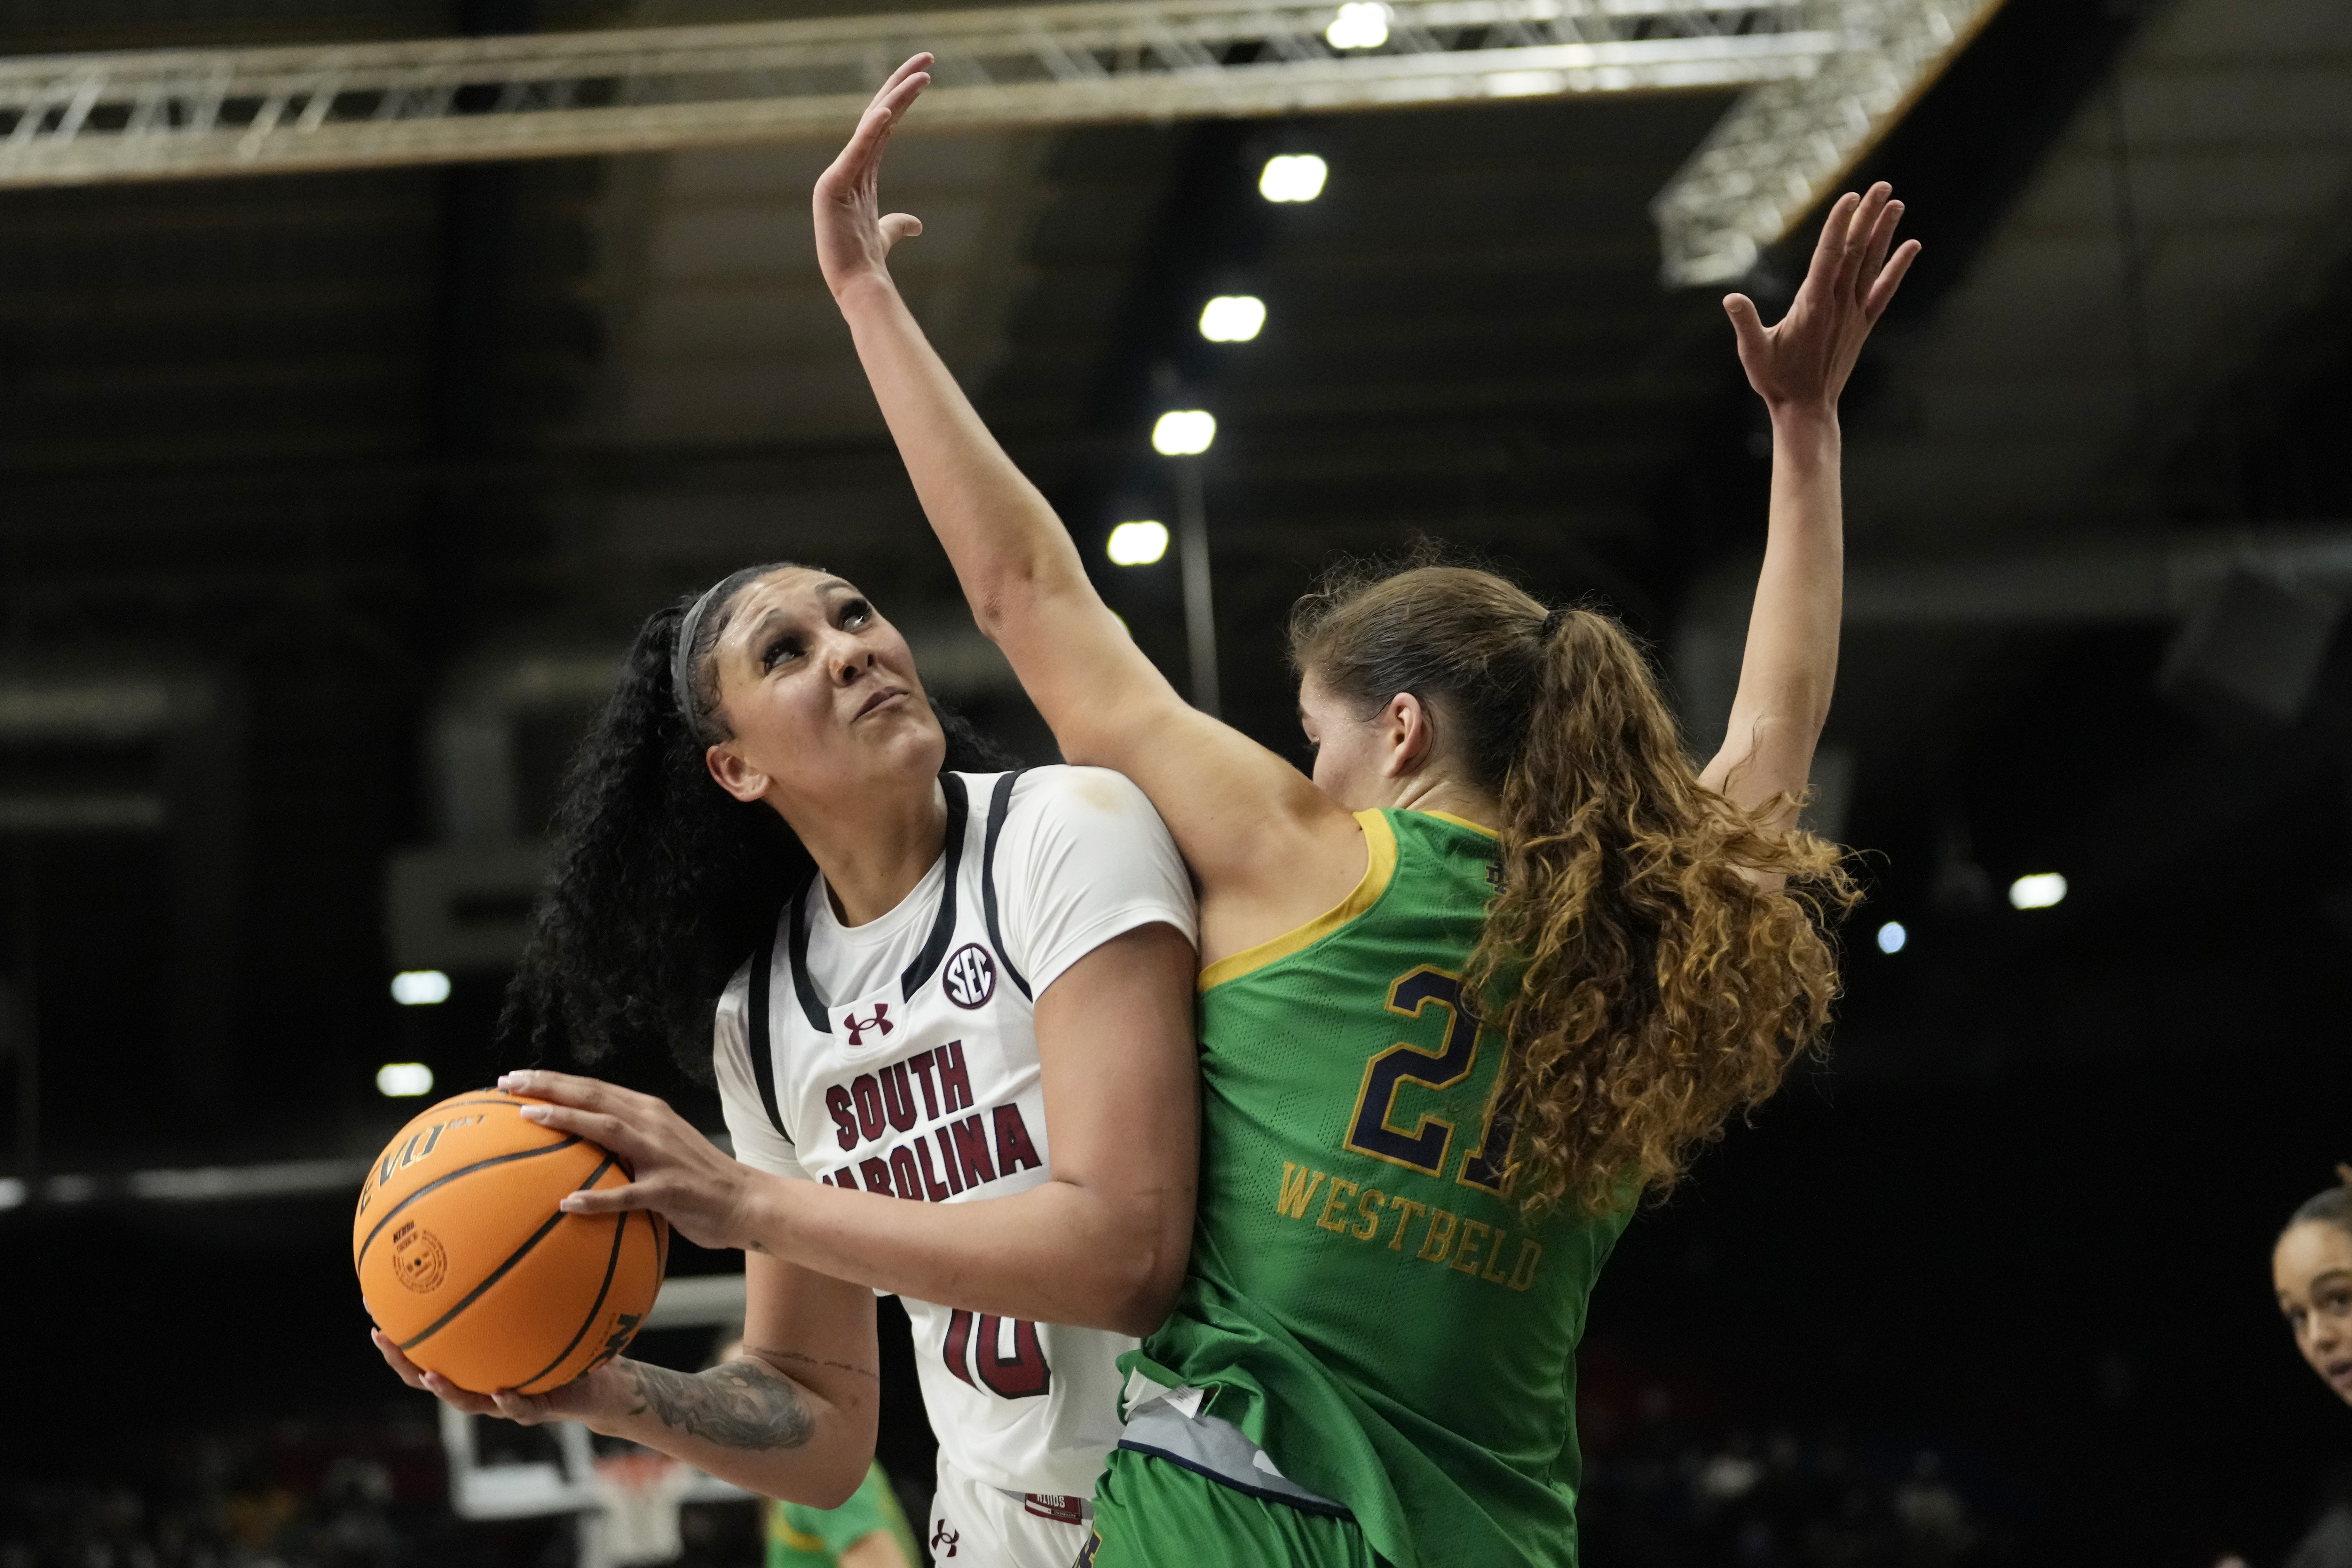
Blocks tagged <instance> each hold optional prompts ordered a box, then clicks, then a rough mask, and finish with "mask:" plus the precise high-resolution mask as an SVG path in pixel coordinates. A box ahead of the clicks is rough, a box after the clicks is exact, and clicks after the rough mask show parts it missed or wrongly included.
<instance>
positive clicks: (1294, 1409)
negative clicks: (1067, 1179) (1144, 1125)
mask: <svg viewBox="0 0 2352 1568" xmlns="http://www.w3.org/2000/svg"><path fill="white" fill-rule="evenodd" d="M1357 820H1358V821H1359V822H1360V823H1362V824H1363V828H1364V837H1365V839H1366V841H1367V843H1368V845H1369V847H1370V865H1369V867H1368V868H1367V869H1366V871H1365V873H1364V879H1363V881H1362V882H1361V883H1360V884H1359V885H1358V887H1357V889H1356V890H1355V891H1354V892H1353V893H1352V894H1350V895H1349V898H1348V900H1346V901H1345V902H1344V903H1342V904H1340V905H1339V907H1338V908H1337V909H1334V910H1330V911H1328V913H1326V914H1324V915H1322V916H1321V917H1319V918H1318V919H1317V920H1315V921H1310V922H1308V923H1307V925H1304V926H1301V927H1300V928H1298V929H1297V931H1291V932H1289V933H1287V934H1286V935H1284V936H1282V937H1278V938H1276V940H1275V941H1273V942H1266V943H1265V944H1263V945H1262V946H1259V947H1256V948H1254V949H1252V950H1250V951H1249V952H1243V953H1238V954H1236V955H1234V957H1232V958H1229V959H1226V960H1224V961H1223V962H1222V963H1216V964H1213V965H1212V966H1210V967H1209V968H1208V969H1207V970H1205V971H1204V972H1203V973H1202V976H1201V987H1202V996H1201V1040H1202V1180H1201V1194H1200V1207H1199V1218H1198V1222H1197V1226H1196V1230H1195V1234H1194V1237H1193V1242H1192V1267H1191V1271H1190V1273H1189V1275H1188V1276H1187V1278H1186V1279H1185V1283H1184V1289H1183V1292H1182V1294H1181V1297H1180V1299H1179V1300H1178V1302H1177V1306H1176V1310H1175V1311H1174V1312H1173V1313H1172V1314H1171V1317H1170V1318H1169V1321H1167V1323H1166V1324H1165V1325H1163V1326H1162V1327H1161V1328H1160V1331H1159V1332H1157V1333H1155V1334H1154V1335H1152V1336H1151V1338H1150V1339H1149V1340H1147V1341H1145V1342H1144V1344H1143V1348H1142V1349H1141V1350H1140V1351H1139V1352H1133V1353H1132V1354H1131V1355H1130V1357H1129V1361H1128V1362H1127V1363H1125V1364H1127V1365H1129V1368H1130V1370H1139V1371H1140V1372H1142V1373H1144V1375H1145V1376H1147V1377H1150V1378H1154V1379H1156V1380H1158V1381H1159V1382H1160V1383H1163V1384H1190V1385H1192V1386H1193V1387H1196V1388H1206V1389H1211V1390H1213V1391H1214V1392H1213V1394H1212V1395H1211V1399H1210V1404H1209V1405H1208V1411H1209V1413H1210V1414H1213V1415H1217V1416H1221V1417H1223V1419H1225V1420H1227V1421H1231V1422H1233V1423H1234V1424H1235V1425H1237V1426H1240V1427H1241V1428H1242V1429H1243V1431H1244V1432H1245V1433H1246V1434H1247V1435H1248V1436H1250V1437H1251V1438H1253V1439H1255V1441H1256V1442H1257V1443H1258V1444H1259V1446H1260V1447H1263V1448H1265V1451H1266V1453H1267V1455H1269V1456H1270V1457H1271V1458H1273V1459H1274V1461H1275V1462H1276V1464H1277V1465H1279V1466H1280V1467H1281V1469H1282V1472H1283V1474H1284V1475H1286V1476H1287V1477H1288V1478H1290V1479H1292V1480H1293V1481H1296V1482H1297V1483H1298V1484H1299V1485H1300V1486H1303V1487H1305V1488H1307V1489H1308V1490H1310V1491H1313V1492H1317V1493H1319V1494H1320V1495H1322V1496H1324V1497H1326V1498H1329V1499H1332V1500H1336V1501H1339V1502H1340V1503H1343V1504H1345V1505H1346V1506H1347V1508H1348V1509H1349V1511H1350V1512H1352V1513H1353V1514H1354V1515H1355V1517H1356V1520H1357V1521H1358V1522H1359V1524H1360V1526H1361V1528H1362V1529H1363V1531H1364V1534H1365V1536H1366V1538H1367V1539H1368V1540H1369V1541H1370V1543H1371V1545H1372V1547H1373V1549H1374V1550H1375V1551H1377V1552H1380V1554H1381V1556H1382V1557H1384V1558H1386V1559H1388V1560H1389V1561H1390V1562H1391V1563H1397V1564H1399V1565H1400V1568H1452V1565H1454V1564H1462V1565H1465V1568H1468V1565H1471V1564H1476V1565H1479V1568H1492V1565H1494V1564H1514V1563H1528V1564H1545V1565H1562V1568H1572V1565H1573V1564H1574V1563H1575V1562H1576V1514H1575V1506H1576V1494H1577V1489H1578V1486H1579V1484H1580V1458H1579V1454H1578V1450H1577V1444H1576V1424H1575V1407H1576V1346H1577V1341H1578V1340H1579V1338H1580V1336H1581V1335H1582V1333H1583V1331H1584V1316H1585V1303H1586V1299H1587V1297H1588V1296H1589V1295H1590V1293H1591V1289H1592V1283H1593V1279H1594V1277H1595V1276H1596V1275H1598V1274H1599V1272H1600V1270H1601V1264H1602V1262H1603V1261H1604V1260H1606V1258H1608V1256H1609V1251H1610V1248H1611V1247H1612V1246H1613V1245H1615V1242H1616V1239H1617V1236H1618V1233H1619V1232H1620V1231H1622V1229H1623V1228H1624V1223H1625V1215H1624V1214H1623V1213H1622V1212H1620V1213H1617V1214H1613V1215H1608V1216H1605V1217H1602V1218H1599V1219H1584V1218H1580V1217H1579V1216H1577V1215H1572V1214H1570V1215H1554V1216H1552V1217H1550V1218H1549V1219H1547V1220H1545V1221H1544V1222H1542V1223H1541V1224H1539V1225H1538V1226H1534V1227H1530V1226H1528V1224H1527V1222H1526V1220H1525V1218H1524V1217H1523V1216H1522V1215H1520V1213H1519V1212H1518V1210H1517V1208H1516V1207H1515V1206H1514V1205H1512V1204H1511V1203H1509V1202H1508V1201H1507V1200H1506V1199H1505V1198H1504V1197H1503V1196H1502V1194H1500V1193H1499V1192H1498V1191H1497V1190H1496V1182H1497V1175H1498V1170H1499V1166H1500V1163H1501V1160H1502V1157H1503V1155H1504V1154H1505V1152H1506V1149H1507V1143H1508V1141H1509V1136H1510V1131H1509V1123H1508V1119H1507V1118H1505V1117H1498V1116H1497V1115H1496V1105H1495V1099H1496V1085H1497V1079H1498V1075H1499V1071H1500V1068H1501V1063H1502V1057H1503V1043H1502V1040H1501V1038H1500V1037H1499V1036H1496V1035H1495V1034H1492V1033H1488V1032H1485V1031H1482V1030H1481V1029H1480V1028H1479V1027H1478V1026H1477V1024H1476V1022H1475V1019H1474V1018H1473V1017H1472V1016H1471V1010H1470V1009H1468V1008H1465V1007H1464V1006H1463V1005H1462V1000H1461V976H1462V973H1463V970H1464V966H1465V963H1467V962H1468V959H1469V956H1470V952H1471V949H1472V948H1473V947H1474V946H1475V944H1476V942H1477V940H1478V932H1479V928H1480V924H1481V922H1482V921H1483V920H1484V919H1485V911H1486V904H1487V901H1488V900H1490V899H1491V898H1492V897H1493V896H1494V890H1495V889H1496V886H1497V885H1498V883H1499V881H1500V878H1501V868H1500V867H1499V865H1498V863H1497V860H1496V845H1495V839H1494V836H1493V835H1492V834H1491V833H1489V832H1487V831H1486V830H1485V829H1483V828H1480V827H1477V826H1474V825H1473V824H1470V823H1467V822H1464V821H1462V820H1460V819H1459V818H1455V817H1449V816H1442V815H1439V814H1435V813H1428V812H1412V811H1367V812H1360V813H1359V814H1358V816H1357Z"/></svg>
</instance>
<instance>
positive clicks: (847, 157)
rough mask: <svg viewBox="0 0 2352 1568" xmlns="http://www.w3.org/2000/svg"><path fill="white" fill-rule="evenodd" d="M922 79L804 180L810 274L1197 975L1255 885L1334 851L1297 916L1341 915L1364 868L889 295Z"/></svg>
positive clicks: (1344, 822)
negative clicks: (1149, 829) (894, 170)
mask: <svg viewBox="0 0 2352 1568" xmlns="http://www.w3.org/2000/svg"><path fill="white" fill-rule="evenodd" d="M929 63H930V57H929V55H917V56H916V57H915V58H912V59H910V60H908V62H907V63H906V64H905V65H903V66H901V67H899V68H898V72H897V73H896V74H895V75H893V76H892V77H891V79H890V80H889V81H888V82H887V83H886V84H885V85H884V87H883V89H882V90H881V91H880V92H879V93H877V94H876V95H875V99H874V101H873V103H872V104H870V105H869V106H868V107H867V109H866V116H865V119H864V120H863V121H860V122H859V124H858V127H857V132H856V135H855V136H853V137H852V138H851V139H850V141H849V143H848V145H847V146H845V148H843V149H842V153H841V155H840V157H838V158H836V159H835V161H834V163H833V166H832V167H831V168H829V169H827V170H826V171H825V173H824V177H823V178H822V179H820V180H819V181H818V182H817V184H816V191H815V196H814V216H815V223H816V242H817V258H818V261H819V262H820V264H821V265H822V266H823V268H824V279H825V282H826V284H827V286H828V287H830V288H831V289H832V290H833V296H834V299H835V302H836V303H838V304H839V305H840V307H841V313H842V315H843V317H844V318H845V320H846V321H848V323H849V330H850V335H851V337H852V339H853V340H854V341H855V342H856V345H857V357H858V359H859V361H860V362H861V363H863V364H864V366H865V369H866V379H867V380H868V381H869V382H871V383H872V384H873V387H874V395H875V398H876V400H877V402H878V403H879V404H880V405H881V408H882V416H883V418H884V419H885V420H886V421H887V423H888V424H889V426H890V434H891V436H892V437H894V438H895V439H896V440H897V442H898V452H899V456H900V457H901V458H904V459H905V461H906V465H907V472H908V475H909V476H910V477H911V478H912V479H913V480H914V485H915V493H916V495H917V497H918V498H919V500H921V502H922V505H923V511H924V513H925V515H926V516H928V517H929V519H930V523H931V527H932V528H933V530H934V531H937V532H938V534H939V536H940V542H941V543H942V544H944V545H945V546H946V547H947V552H948V558H949V559H950V561H951V562H952V563H954V565H955V571H956V576H957V578H958V579H959V580H960V581H961V583H962V584H963V591H964V596H965V598H966V599H967V600H969V601H970V602H971V611H972V615H973V617H974V618H975V619H976V620H977V621H978V622H979V624H980V629H981V630H982V632H983V633H985V634H986V635H987V636H988V637H989V638H990V639H991V640H992V641H994V642H995V643H996V644H997V645H998V646H999V647H1003V650H1004V653H1005V657H1006V658H1008V659H1010V660H1011V662H1012V665H1013V670H1014V672H1015V673H1016V674H1018V675H1019V676H1020V678H1021V684H1022V687H1023V689H1025V690H1026V691H1027V692H1028V694H1029V698H1030V700H1032V701H1033V702H1034V703H1035V704H1036V705H1037V710H1038V711H1039V712H1040V713H1042V714H1043V715H1044V716H1045V721H1046V723H1048V724H1049V725H1051V726H1052V727H1053V731H1054V739H1055V741H1056V742H1058V743H1059V744H1060V746H1061V749H1062V754H1063V756H1064V758H1066V760H1067V761H1069V762H1072V763H1092V764H1096V765H1097V766H1101V767H1108V768H1116V769H1117V770H1118V771H1119V772H1120V773H1125V774H1127V775H1128V776H1129V778H1131V779H1133V780H1134V781H1135V782H1136V783H1137V784H1140V785H1141V786H1142V787H1143V791H1144V793H1145V794H1146V795H1150V797H1151V803H1152V805H1155V806H1157V807H1158V808H1159V811H1160V816H1161V817H1162V818H1163V819H1164V820H1165V821H1166V822H1167V824H1168V827H1169V831H1170V832H1171V833H1172V834H1173V835H1174V836H1175V838H1176V843H1177V847H1179V848H1181V850H1182V851H1183V853H1184V858H1185V859H1186V861H1187V862H1188V863H1189V864H1190V865H1191V866H1192V871H1193V874H1194V875H1195V876H1197V877H1198V878H1199V879H1201V883H1202V917H1203V921H1204V931H1203V933H1202V934H1203V943H1202V948H1203V951H1202V957H1203V958H1204V959H1209V958H1212V957H1213V956H1217V955H1218V954H1219V950H1220V948H1221V946H1222V945H1223V944H1222V943H1221V942H1219V940H1218V936H1217V932H1218V931H1219V929H1220V927H1221V925H1222V924H1223V923H1224V918H1223V916H1224V911H1223V909H1222V908H1221V906H1222V905H1223V904H1224V903H1225V902H1227V901H1229V900H1236V899H1238V900H1243V901H1246V900H1248V899H1249V898H1250V896H1251V895H1252V894H1253V893H1254V892H1255V891H1256V890H1257V889H1258V884H1259V883H1260V882H1261V881H1263V882H1265V884H1267V887H1266V889H1265V890H1266V891H1268V892H1270V893H1272V894H1273V895H1275V898H1276V901H1281V899H1282V895H1284V894H1285V893H1295V889H1296V888H1297V883H1298V880H1299V879H1298V875H1297V872H1298V868H1299V867H1300V866H1301V863H1302V861H1303V860H1304V859H1306V858H1309V857H1313V856H1315V855H1316V854H1317V851H1318V847H1328V848H1330V849H1332V850H1335V851H1336V852H1337V858H1338V861H1339V863H1340V864H1341V868H1342V869H1343V870H1344V876H1343V878H1342V879H1340V880H1339V884H1338V887H1337V888H1336V889H1333V890H1332V891H1331V896H1330V898H1328V899H1325V900H1323V903H1318V904H1315V905H1314V906H1313V907H1312V908H1310V909H1308V910H1307V914H1312V913H1314V912H1315V911H1316V910H1319V909H1321V908H1322V907H1323V905H1324V904H1328V903H1329V902H1333V901H1336V900H1337V899H1338V898H1339V896H1340V895H1341V894H1343V893H1344V892H1345V891H1346V889H1347V887H1348V886H1349V885H1351V884H1352V883H1353V881H1354V879H1355V878H1356V876H1357V875H1358V874H1359V873H1360V872H1361V870H1362V868H1363V851H1362V847H1361V840H1360V835H1359V834H1358V833H1357V830H1356V827H1355V825H1354V823H1353V822H1352V821H1351V820H1350V819H1349V816H1348V815H1347V814H1346V813H1345V812H1344V811H1342V810H1340V809H1339V806H1337V805H1335V804H1333V803H1332V802H1331V800H1330V799H1329V798H1328V796H1326V795H1323V794H1322V792H1321V791H1319V790H1318V789H1316V788H1315V787H1314V785H1313V784H1310V783H1309V782H1308V781H1307V779H1306V778H1305V777H1303V776H1302V775H1301V774H1300V773H1299V772H1298V771H1297V769H1296V768H1294V767H1292V766H1291V765H1290V764H1289V763H1286V762H1285V761H1284V760H1283V759H1282V758H1280V757H1278V756H1276V755H1275V754H1274V753H1273V752H1269V751H1267V750H1265V748H1264V747H1262V746H1260V745H1258V744H1257V743H1256V742H1253V741H1251V740H1249V739H1248V738H1247V737H1245V736H1244V735H1243V734H1241V733H1240V732H1239V731H1235V730H1232V729H1229V728H1227V727H1226V726H1225V725H1223V724H1221V723H1219V722H1217V721H1215V720H1213V719H1211V718H1209V717H1208V716H1207V715H1205V714H1203V713H1201V712H1199V711H1198V710H1194V709H1193V708H1192V707H1191V706H1189V705H1188V704H1187V703H1186V702H1185V701H1184V700H1183V699H1182V698H1181V697H1180V696H1178V694H1177V693H1176V690H1175V689H1174V688H1172V687H1171V686H1170V684H1169V683H1168V681H1167V679H1166V678H1165V677H1163V676H1162V675H1161V674H1160V671H1159V670H1158V669H1157V668H1154V666H1153V665H1152V663H1151V661H1150V659H1148V658H1145V657H1144V656H1143V654H1142V652H1141V651H1140V650H1139V649H1138V648H1137V647H1136V646H1135V642H1134V639H1133V638H1132V637H1129V636H1128V634H1127V629H1126V628H1125V627H1124V626H1121V625H1120V624H1119V622H1118V617H1117V616H1113V615H1112V614H1111V612H1110V609H1109V607H1108V605H1104V603H1103V602H1102V599H1101V596H1100V595H1097V593H1096V592H1095V589H1094V584H1092V583H1090V582H1089V581H1087V574H1086V568H1085V566H1084V565H1083V564H1082V563H1080V561H1079V559H1078V552H1077V549H1076V546H1075V545H1074V544H1073V543H1072V542H1071V540H1070V535H1069V531H1068V530H1067V529H1066V528H1065V527H1063V525H1062V520H1061V519H1060V518H1058V517H1056V516H1055V513H1054V510H1053V508H1052V507H1051V506H1049V505H1047V504H1046V501H1045V497H1044V496H1043V495H1041V494H1039V493H1038V490H1037V488H1036V487H1035V486H1034V485H1032V484H1031V483H1030V482H1029V481H1028V479H1026V478H1024V476H1023V474H1022V473H1021V471H1020V469H1018V468H1014V467H1013V460H1012V459H1011V458H1008V457H1007V456H1006V455H1005V453H1004V450H1003V447H1000V446H998V445H997V443H996V438H995V437H993V436H992V435H990V434H989V431H988V427H987V426H985V425H983V424H982V422H981V419H980V416H979V415H978V413H976V412H975V411H974V410H973V408H972V406H971V402H970V401H969V400H968V399H967V398H966V397H965V396H964V395H963V389H962V388H961V387H960V386H958V385H957V384H956V381H955V378H954V376H952V375H951V374H949V372H948V368H947V366H946V365H945V364H944V363H941V362H940V357H939V355H938V354H937V353H934V352H933V351H932V349H931V346H930V344H929V342H928V341H927V340H926V339H925V338H924V336H923V331H922V329H921V327H919V325H917V323H916V321H915V318H914V316H913V315H912V314H911V313H910V312H909V311H908V309H907V305H906V301H905V300H902V299H901V298H900V297H899V294H898V286H897V284H896V283H894V282H893V281H892V280H891V278H890V269H889V266H888V258H889V253H890V248H891V247H892V246H894V245H896V244H897V243H898V242H899V241H900V240H903V239H908V238H911V237H914V236H915V235H918V234H920V233H921V232H922V224H921V222H920V221H919V220H918V219H916V218H913V217H910V216H907V215H906V214H904V213H892V214H890V215H888V216H883V215H882V213H881V207H880V200H879V196H878V191H877V183H878V178H879V173H880V167H881V160H882V153H883V149H884V147H885V145H886V144H887V142H888V140H889V136H890V132H892V130H893V129H894V128H895V127H896V126H897V125H898V121H899V120H900V119H901V118H902V117H903V116H904V115H905V113H906V110H907V109H908V106H909V105H911V104H912V103H913V102H914V100H915V99H916V97H917V95H919V93H920V92H921V91H922V89H923V88H924V87H925V86H926V85H928V83H929V76H928V75H927V74H926V72H925V69H924V68H925V67H927V66H928V65H929ZM1302 841H1303V842H1302ZM1285 867H1286V868H1289V869H1288V872H1287V874H1286V875H1283V876H1280V877H1277V876H1276V875H1273V874H1271V871H1270V868H1285ZM1287 913H1288V910H1287V907H1286V906H1285V909H1284V910H1283V913H1282V915H1280V916H1276V919H1277V920H1279V921H1281V923H1277V924H1276V925H1274V927H1273V929H1274V930H1277V931H1278V930H1281V929H1285V928H1286V925H1287V924H1288V923H1293V922H1291V921H1288V920H1287V919H1286V915H1287ZM1299 918H1305V917H1304V916H1300V917H1299Z"/></svg>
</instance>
